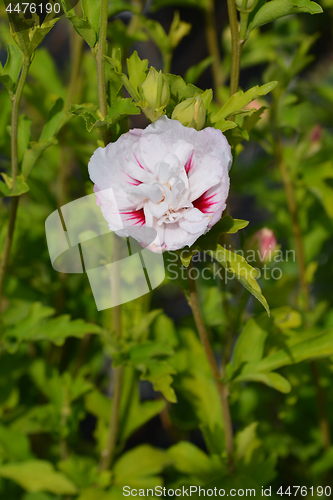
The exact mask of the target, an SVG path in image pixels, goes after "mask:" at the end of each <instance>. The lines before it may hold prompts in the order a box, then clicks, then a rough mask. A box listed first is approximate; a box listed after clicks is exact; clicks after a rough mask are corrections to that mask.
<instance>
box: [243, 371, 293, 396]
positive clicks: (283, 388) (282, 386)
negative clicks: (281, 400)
mask: <svg viewBox="0 0 333 500" xmlns="http://www.w3.org/2000/svg"><path fill="white" fill-rule="evenodd" d="M235 382H261V383H262V384H265V385H268V387H272V388H273V389H276V390H277V391H279V392H282V393H284V394H287V393H288V392H290V391H291V385H290V382H289V381H288V380H287V379H286V378H284V377H282V375H280V374H279V373H270V372H255V373H246V374H244V375H239V377H236V378H235Z"/></svg>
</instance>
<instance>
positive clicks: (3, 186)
mask: <svg viewBox="0 0 333 500" xmlns="http://www.w3.org/2000/svg"><path fill="white" fill-rule="evenodd" d="M1 175H2V177H3V179H4V181H5V182H2V181H0V191H1V192H2V193H3V195H4V196H20V195H21V194H24V193H27V192H28V191H29V190H30V188H29V186H28V184H27V183H26V182H25V179H24V177H23V175H18V176H17V177H16V182H15V187H14V188H13V184H14V183H13V179H12V177H9V175H6V174H4V173H2V174H1Z"/></svg>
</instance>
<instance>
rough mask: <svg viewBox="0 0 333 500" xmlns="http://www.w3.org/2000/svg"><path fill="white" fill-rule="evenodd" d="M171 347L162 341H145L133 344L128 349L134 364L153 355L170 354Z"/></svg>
mask: <svg viewBox="0 0 333 500" xmlns="http://www.w3.org/2000/svg"><path fill="white" fill-rule="evenodd" d="M171 354H173V349H172V348H171V347H170V346H168V345H166V344H164V343H162V342H151V341H148V342H145V343H144V344H138V345H134V346H133V347H131V348H130V350H129V356H130V359H131V361H132V363H134V364H141V363H145V362H146V361H148V360H150V358H152V357H154V356H170V355H171Z"/></svg>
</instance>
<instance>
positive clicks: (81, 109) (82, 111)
mask: <svg viewBox="0 0 333 500" xmlns="http://www.w3.org/2000/svg"><path fill="white" fill-rule="evenodd" d="M96 111H97V106H94V105H93V104H90V103H88V104H72V105H71V107H70V108H69V110H68V113H72V114H73V115H77V116H81V117H82V118H83V119H84V121H85V122H86V127H87V130H88V132H91V131H92V129H93V128H94V126H96V125H101V124H102V122H101V120H100V117H99V116H98V114H97V112H96Z"/></svg>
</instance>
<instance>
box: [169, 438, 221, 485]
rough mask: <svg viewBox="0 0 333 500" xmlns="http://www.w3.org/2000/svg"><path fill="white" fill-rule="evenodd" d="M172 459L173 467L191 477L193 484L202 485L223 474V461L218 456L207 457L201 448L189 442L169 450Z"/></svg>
mask: <svg viewBox="0 0 333 500" xmlns="http://www.w3.org/2000/svg"><path fill="white" fill-rule="evenodd" d="M168 454H169V455H170V457H171V458H172V461H173V464H172V465H173V467H174V468H175V469H176V470H177V471H178V472H180V473H181V474H184V475H186V476H189V477H188V479H189V480H190V481H194V482H193V483H192V482H191V484H196V483H197V482H198V483H199V484H201V483H202V482H205V481H207V480H210V479H212V478H214V477H216V475H217V474H223V472H224V467H223V463H222V460H220V458H219V457H217V456H216V455H211V456H209V455H207V454H206V453H204V452H203V451H202V450H200V448H198V447H197V446H195V445H194V444H192V443H190V442H188V441H180V442H179V443H177V444H175V445H173V446H171V447H170V448H169V449H168Z"/></svg>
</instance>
